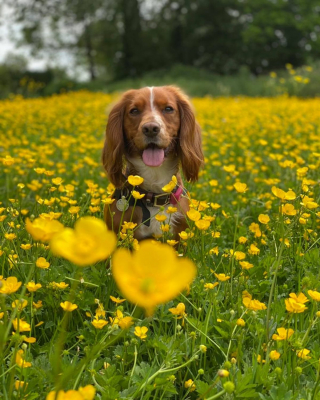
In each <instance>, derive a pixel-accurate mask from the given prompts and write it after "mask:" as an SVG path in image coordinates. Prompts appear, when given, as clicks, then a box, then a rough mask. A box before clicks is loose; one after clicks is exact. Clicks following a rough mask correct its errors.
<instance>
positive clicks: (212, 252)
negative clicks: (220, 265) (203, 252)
mask: <svg viewBox="0 0 320 400" xmlns="http://www.w3.org/2000/svg"><path fill="white" fill-rule="evenodd" d="M209 254H215V255H216V256H217V255H218V254H219V247H218V246H216V247H213V248H212V249H210V250H209Z"/></svg>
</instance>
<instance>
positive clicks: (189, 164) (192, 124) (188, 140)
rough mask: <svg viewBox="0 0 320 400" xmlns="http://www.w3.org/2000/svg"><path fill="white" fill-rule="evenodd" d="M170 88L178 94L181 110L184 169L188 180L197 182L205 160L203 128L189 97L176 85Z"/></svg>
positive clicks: (181, 145)
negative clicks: (198, 121) (202, 139)
mask: <svg viewBox="0 0 320 400" xmlns="http://www.w3.org/2000/svg"><path fill="white" fill-rule="evenodd" d="M169 88H170V90H171V91H173V92H174V93H175V95H176V98H177V103H178V107H179V112H180V132H179V142H178V144H180V145H178V155H179V158H180V161H181V167H182V171H183V173H184V176H185V177H186V179H187V180H188V181H191V182H195V181H197V180H198V176H199V171H200V168H201V166H202V164H203V161H204V157H203V152H202V146H201V129H200V126H199V124H198V123H197V121H196V118H195V115H194V111H193V108H192V105H191V104H190V101H189V99H188V97H187V96H186V95H185V94H184V93H183V92H182V91H181V90H180V89H179V88H177V87H175V86H169Z"/></svg>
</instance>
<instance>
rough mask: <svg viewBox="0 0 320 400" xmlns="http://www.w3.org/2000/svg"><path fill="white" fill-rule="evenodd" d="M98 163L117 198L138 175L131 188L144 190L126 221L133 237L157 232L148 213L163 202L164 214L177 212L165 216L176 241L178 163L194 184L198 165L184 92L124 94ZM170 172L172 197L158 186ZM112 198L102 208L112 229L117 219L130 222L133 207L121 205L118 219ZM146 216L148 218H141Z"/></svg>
mask: <svg viewBox="0 0 320 400" xmlns="http://www.w3.org/2000/svg"><path fill="white" fill-rule="evenodd" d="M102 162H103V165H104V168H105V170H106V172H107V174H108V177H109V179H110V181H111V182H112V183H113V184H114V185H115V187H116V188H118V190H117V191H116V195H114V196H115V198H116V200H118V201H119V199H120V198H122V200H124V198H125V197H126V198H128V195H129V193H130V190H131V189H132V188H129V190H124V189H125V188H126V186H127V185H128V184H127V183H125V182H126V179H127V177H128V176H129V175H139V176H141V177H143V178H144V182H143V184H142V185H141V186H139V187H136V189H135V190H138V191H140V193H144V194H145V197H144V198H143V199H142V200H139V203H137V204H138V206H137V207H135V210H134V213H133V217H132V222H134V223H137V224H138V228H137V229H136V230H135V233H134V236H135V238H137V239H138V240H141V239H144V238H147V237H151V236H152V235H158V234H161V230H160V224H159V222H158V221H157V220H155V219H154V218H152V217H153V216H154V215H155V214H157V213H158V212H159V206H164V213H165V212H166V209H167V207H169V206H173V204H174V206H175V207H177V209H178V212H176V213H175V214H173V215H172V217H171V221H170V225H171V226H170V229H171V232H173V233H174V237H175V239H179V236H178V234H179V232H181V231H182V230H184V229H185V228H186V227H187V223H186V219H185V213H186V212H187V211H188V209H189V202H188V199H187V198H186V197H185V196H183V195H182V193H183V182H182V179H181V176H180V174H179V165H181V168H182V171H183V174H184V176H185V178H186V179H187V180H188V181H191V182H194V181H196V180H197V179H198V174H199V169H200V167H201V165H202V163H203V153H202V147H201V131H200V127H199V125H198V124H197V122H196V120H195V115H194V112H193V109H192V106H191V104H190V102H189V100H188V98H187V96H186V95H185V94H184V93H183V92H182V91H181V90H180V89H179V88H177V87H174V86H162V87H145V88H142V89H139V90H129V91H127V92H125V93H124V94H123V96H122V98H121V99H120V101H119V102H118V103H117V104H116V105H115V106H114V107H113V109H112V110H111V112H110V115H109V120H108V124H107V130H106V138H105V145H104V149H103V155H102ZM173 175H174V176H176V177H177V182H178V185H177V186H176V188H175V190H174V191H173V194H172V195H167V194H166V193H164V192H163V191H162V187H164V186H165V185H166V184H168V183H169V182H170V181H171V179H172V176H173ZM123 195H124V196H125V197H123ZM122 200H120V203H121V201H122ZM118 201H117V202H116V201H115V202H113V204H112V205H111V206H110V208H109V207H108V206H106V207H105V212H104V215H105V220H106V223H107V225H108V227H109V228H110V229H113V230H114V231H115V232H118V231H119V226H120V223H121V221H130V219H131V215H132V209H133V204H131V203H130V204H128V203H127V204H126V207H128V208H127V210H126V211H125V212H124V216H123V217H122V214H123V212H122V211H121V210H122V208H123V207H122V208H121V207H119V202H118ZM120 205H121V204H120ZM126 207H124V209H125V208H126ZM146 217H149V218H148V221H147V222H144V221H146V220H147V218H146ZM143 222H144V223H143Z"/></svg>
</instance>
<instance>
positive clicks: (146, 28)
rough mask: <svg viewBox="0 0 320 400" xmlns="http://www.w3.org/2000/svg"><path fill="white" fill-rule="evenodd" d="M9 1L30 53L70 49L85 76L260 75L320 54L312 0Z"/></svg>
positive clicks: (319, 21) (317, 12) (319, 14)
mask: <svg viewBox="0 0 320 400" xmlns="http://www.w3.org/2000/svg"><path fill="white" fill-rule="evenodd" d="M10 7H14V8H15V12H14V13H13V15H14V18H15V21H18V22H19V23H20V24H21V25H22V27H23V29H22V32H23V42H24V44H27V45H29V46H31V49H32V51H33V53H34V54H37V53H38V52H41V51H43V49H46V50H50V51H53V52H54V51H55V50H58V49H59V50H61V49H65V50H67V51H70V52H72V54H74V55H75V56H76V57H77V58H78V62H79V64H80V65H83V66H85V68H86V69H87V71H88V73H89V76H90V79H91V80H95V79H96V78H99V77H101V76H108V77H111V78H113V79H122V78H125V77H137V76H141V75H143V74H145V73H146V72H149V71H154V70H163V69H164V70H165V69H169V68H171V67H172V66H173V65H176V64H183V65H186V66H193V67H197V68H201V69H206V70H209V71H211V72H214V73H217V74H233V73H236V72H237V71H239V69H240V68H241V66H243V65H246V66H247V67H248V68H249V69H250V71H251V72H252V73H254V74H260V73H263V72H267V71H271V70H274V69H279V68H282V67H284V65H285V64H287V63H290V64H292V65H293V66H300V65H304V64H306V63H308V62H310V60H314V59H317V58H319V55H320V3H319V1H318V0H196V1H195V0H32V1H29V0H16V1H15V2H14V5H12V3H11V2H10ZM48 29H49V30H50V32H51V37H50V38H49V39H48V37H47V36H48V35H46V32H47V31H48Z"/></svg>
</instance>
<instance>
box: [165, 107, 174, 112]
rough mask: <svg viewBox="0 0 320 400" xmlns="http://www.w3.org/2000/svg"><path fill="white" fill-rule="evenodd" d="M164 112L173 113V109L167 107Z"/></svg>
mask: <svg viewBox="0 0 320 400" xmlns="http://www.w3.org/2000/svg"><path fill="white" fill-rule="evenodd" d="M164 112H166V113H171V112H173V108H172V107H171V106H167V107H166V108H165V109H164Z"/></svg>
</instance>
